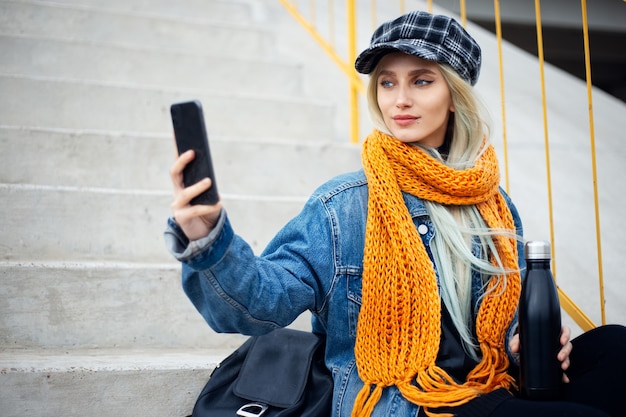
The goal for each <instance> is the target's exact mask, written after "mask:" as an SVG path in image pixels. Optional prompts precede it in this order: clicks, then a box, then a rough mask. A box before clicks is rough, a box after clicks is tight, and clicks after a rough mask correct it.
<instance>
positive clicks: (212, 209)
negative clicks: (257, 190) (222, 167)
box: [170, 150, 222, 240]
mask: <svg viewBox="0 0 626 417" xmlns="http://www.w3.org/2000/svg"><path fill="white" fill-rule="evenodd" d="M194 157H195V153H194V151H193V150H189V151H186V152H183V153H182V154H181V155H179V156H178V158H177V159H176V161H175V162H174V164H173V165H172V167H171V168H170V177H171V179H172V184H173V185H174V201H173V202H172V205H171V207H172V211H173V214H174V219H175V220H176V223H178V225H179V226H180V228H181V229H182V230H183V232H184V233H185V236H187V238H188V239H189V240H198V239H201V238H203V237H205V236H207V235H208V234H209V233H210V232H211V230H213V228H214V227H215V225H216V224H217V221H218V219H219V216H220V211H221V210H222V203H221V202H220V201H218V202H217V203H216V204H214V205H202V204H196V205H191V204H190V202H191V200H192V199H193V198H194V197H196V196H198V195H199V194H201V193H202V192H204V191H206V190H208V189H209V188H211V186H212V184H211V180H210V179H209V178H205V179H203V180H200V181H199V182H197V183H195V184H193V185H190V186H189V187H185V185H184V182H183V170H184V169H185V167H186V166H187V164H189V162H191V161H192V160H193V159H194Z"/></svg>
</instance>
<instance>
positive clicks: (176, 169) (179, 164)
mask: <svg viewBox="0 0 626 417" xmlns="http://www.w3.org/2000/svg"><path fill="white" fill-rule="evenodd" d="M193 158H195V153H194V151H193V150H189V151H187V152H184V153H182V154H181V155H180V156H179V157H178V158H176V160H175V161H174V164H173V165H172V166H171V168H170V178H171V179H172V184H173V185H174V192H175V193H176V192H178V191H180V190H182V189H184V188H185V185H184V183H183V170H184V169H185V167H186V166H187V164H188V163H189V162H190V161H192V160H193Z"/></svg>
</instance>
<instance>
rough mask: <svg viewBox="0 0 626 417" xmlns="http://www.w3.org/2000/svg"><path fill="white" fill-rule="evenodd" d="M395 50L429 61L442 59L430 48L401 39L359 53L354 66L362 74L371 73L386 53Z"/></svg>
mask: <svg viewBox="0 0 626 417" xmlns="http://www.w3.org/2000/svg"><path fill="white" fill-rule="evenodd" d="M393 52H403V53H405V54H409V55H413V56H416V57H418V58H422V59H426V60H428V61H438V60H439V59H440V58H439V57H438V56H437V55H436V54H435V53H433V52H432V51H431V50H430V49H427V48H425V47H423V46H420V45H416V44H414V43H412V42H411V41H409V40H405V39H401V40H398V41H395V42H385V43H379V44H374V45H371V46H370V47H369V48H367V49H366V50H364V51H363V52H361V54H359V56H358V57H357V59H356V60H355V62H354V67H355V68H356V70H357V71H358V72H360V73H361V74H370V73H371V72H372V71H374V68H376V65H378V62H379V61H380V60H381V59H382V58H383V57H384V56H385V55H387V54H390V53H393Z"/></svg>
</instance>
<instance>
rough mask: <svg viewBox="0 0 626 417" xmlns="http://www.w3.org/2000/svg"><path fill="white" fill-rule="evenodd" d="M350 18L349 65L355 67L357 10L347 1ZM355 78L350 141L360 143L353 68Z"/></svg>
mask: <svg viewBox="0 0 626 417" xmlns="http://www.w3.org/2000/svg"><path fill="white" fill-rule="evenodd" d="M346 5H347V10H346V12H347V16H348V64H349V65H354V61H355V60H356V9H355V0H347V1H346ZM352 73H353V76H352V77H350V93H349V94H350V141H351V142H352V143H358V141H359V91H358V89H357V86H356V83H355V80H356V78H357V77H358V76H357V75H356V70H355V69H354V68H352Z"/></svg>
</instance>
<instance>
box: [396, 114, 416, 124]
mask: <svg viewBox="0 0 626 417" xmlns="http://www.w3.org/2000/svg"><path fill="white" fill-rule="evenodd" d="M417 119H418V117H416V116H411V115H408V114H400V115H398V116H394V117H393V120H394V122H396V124H398V125H399V126H408V125H410V124H412V123H414V122H415V121H416V120H417Z"/></svg>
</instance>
